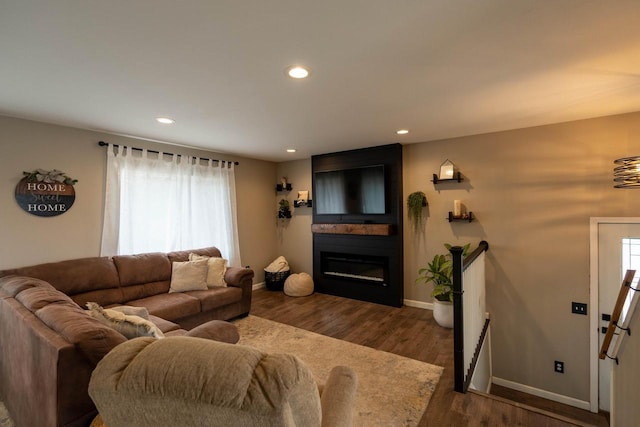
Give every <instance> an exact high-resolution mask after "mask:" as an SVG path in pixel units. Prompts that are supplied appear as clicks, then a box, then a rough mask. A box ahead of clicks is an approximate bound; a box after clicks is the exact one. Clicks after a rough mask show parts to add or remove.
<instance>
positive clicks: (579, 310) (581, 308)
mask: <svg viewBox="0 0 640 427" xmlns="http://www.w3.org/2000/svg"><path fill="white" fill-rule="evenodd" d="M571 312H572V313H575V314H584V315H586V314H587V304H585V303H582V302H572V303H571Z"/></svg>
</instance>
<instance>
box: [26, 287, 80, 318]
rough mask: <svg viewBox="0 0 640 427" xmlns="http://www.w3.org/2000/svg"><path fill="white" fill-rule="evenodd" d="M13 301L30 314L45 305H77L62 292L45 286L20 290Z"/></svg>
mask: <svg viewBox="0 0 640 427" xmlns="http://www.w3.org/2000/svg"><path fill="white" fill-rule="evenodd" d="M15 299H16V300H18V301H19V302H20V303H21V304H22V305H23V306H24V307H25V308H26V309H27V310H29V311H31V312H32V313H34V312H36V311H38V310H39V309H41V308H42V307H44V306H45V305H49V304H55V303H60V302H64V303H70V304H73V305H77V304H76V303H75V302H73V301H72V300H71V298H69V297H68V296H66V295H65V294H63V293H62V292H60V291H58V290H56V289H54V288H48V287H46V286H35V287H32V288H26V289H24V290H22V292H20V293H18V294H17V295H16V296H15Z"/></svg>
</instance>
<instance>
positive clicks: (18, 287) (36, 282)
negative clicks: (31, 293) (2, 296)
mask: <svg viewBox="0 0 640 427" xmlns="http://www.w3.org/2000/svg"><path fill="white" fill-rule="evenodd" d="M37 287H39V288H48V289H55V288H54V287H53V286H51V285H50V284H49V283H47V282H45V281H44V280H40V279H36V278H33V277H25V276H14V275H11V276H5V277H0V289H2V290H3V291H4V292H5V293H6V294H7V295H8V296H10V297H13V298H15V297H16V295H18V294H19V293H20V292H22V291H24V290H25V289H30V288H37Z"/></svg>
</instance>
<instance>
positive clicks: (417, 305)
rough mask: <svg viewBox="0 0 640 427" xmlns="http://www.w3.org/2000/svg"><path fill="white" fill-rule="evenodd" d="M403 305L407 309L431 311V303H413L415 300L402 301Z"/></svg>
mask: <svg viewBox="0 0 640 427" xmlns="http://www.w3.org/2000/svg"><path fill="white" fill-rule="evenodd" d="M404 305H406V306H407V307H415V308H422V309H424V310H433V303H432V302H424V301H415V300H410V299H406V300H404Z"/></svg>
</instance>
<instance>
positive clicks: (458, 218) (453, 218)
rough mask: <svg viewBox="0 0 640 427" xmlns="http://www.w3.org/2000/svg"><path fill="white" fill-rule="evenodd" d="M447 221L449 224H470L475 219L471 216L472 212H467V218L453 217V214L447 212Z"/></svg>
mask: <svg viewBox="0 0 640 427" xmlns="http://www.w3.org/2000/svg"><path fill="white" fill-rule="evenodd" d="M447 219H448V220H449V222H454V221H464V222H471V221H473V220H474V219H475V218H474V216H473V212H469V213H468V214H467V216H466V217H464V216H453V212H451V211H449V217H448V218H447Z"/></svg>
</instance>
